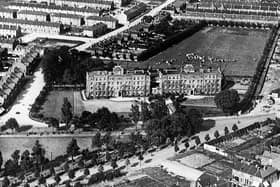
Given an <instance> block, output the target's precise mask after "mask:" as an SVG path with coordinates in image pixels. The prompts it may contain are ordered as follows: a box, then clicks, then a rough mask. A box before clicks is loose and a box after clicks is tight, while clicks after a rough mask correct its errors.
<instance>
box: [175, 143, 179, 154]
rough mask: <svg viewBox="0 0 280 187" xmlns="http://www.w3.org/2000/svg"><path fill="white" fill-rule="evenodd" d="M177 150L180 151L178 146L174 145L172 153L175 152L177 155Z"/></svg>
mask: <svg viewBox="0 0 280 187" xmlns="http://www.w3.org/2000/svg"><path fill="white" fill-rule="evenodd" d="M179 150H180V149H179V146H178V144H175V145H174V151H175V153H177V152H178V151H179Z"/></svg>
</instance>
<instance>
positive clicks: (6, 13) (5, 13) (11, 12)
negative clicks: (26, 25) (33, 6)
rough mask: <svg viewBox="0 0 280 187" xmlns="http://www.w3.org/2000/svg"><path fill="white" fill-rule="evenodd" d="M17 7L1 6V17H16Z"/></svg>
mask: <svg viewBox="0 0 280 187" xmlns="http://www.w3.org/2000/svg"><path fill="white" fill-rule="evenodd" d="M16 12H17V9H9V8H0V17H1V18H14V16H15V14H16Z"/></svg>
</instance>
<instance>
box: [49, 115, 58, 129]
mask: <svg viewBox="0 0 280 187" xmlns="http://www.w3.org/2000/svg"><path fill="white" fill-rule="evenodd" d="M49 126H50V127H53V128H58V127H59V120H58V119H56V118H53V117H52V118H50V119H49Z"/></svg>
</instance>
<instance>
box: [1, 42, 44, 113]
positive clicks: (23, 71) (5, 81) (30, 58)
mask: <svg viewBox="0 0 280 187" xmlns="http://www.w3.org/2000/svg"><path fill="white" fill-rule="evenodd" d="M24 48H25V52H26V53H25V54H24V55H20V57H19V58H18V59H16V60H15V61H14V62H13V64H12V66H11V67H10V68H9V69H8V71H7V72H6V73H5V74H4V76H2V77H1V78H0V113H1V112H3V110H4V109H6V108H7V107H8V106H9V105H10V104H11V103H12V102H13V101H14V99H15V97H17V94H18V92H19V91H20V90H21V89H22V86H23V85H24V83H25V80H26V75H29V74H30V73H31V69H32V68H33V67H34V62H35V61H34V59H35V58H36V57H37V56H38V55H39V54H40V53H41V50H42V48H40V47H37V46H31V47H29V46H28V47H24Z"/></svg>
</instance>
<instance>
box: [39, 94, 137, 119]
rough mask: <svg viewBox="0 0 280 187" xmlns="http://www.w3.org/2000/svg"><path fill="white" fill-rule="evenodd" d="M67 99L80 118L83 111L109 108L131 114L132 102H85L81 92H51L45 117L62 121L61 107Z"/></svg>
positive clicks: (44, 113)
mask: <svg viewBox="0 0 280 187" xmlns="http://www.w3.org/2000/svg"><path fill="white" fill-rule="evenodd" d="M64 97H67V98H68V100H69V102H70V103H71V105H72V107H73V114H74V115H77V116H80V114H81V113H82V112H83V111H85V110H86V111H90V112H96V110H98V109H99V108H102V107H107V108H108V109H109V110H110V111H112V112H117V113H119V114H122V115H126V114H127V113H129V112H130V108H131V105H132V104H133V103H132V102H131V101H123V102H116V101H111V100H108V99H94V100H88V101H83V100H82V97H81V94H80V92H79V91H74V92H73V91H51V92H50V93H49V95H48V97H47V101H46V102H45V103H44V105H43V106H42V110H41V111H40V113H42V114H43V115H44V116H45V117H55V118H57V119H61V107H62V104H63V98H64Z"/></svg>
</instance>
